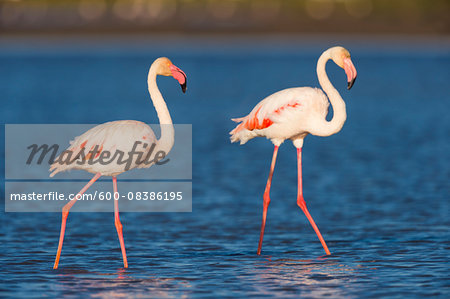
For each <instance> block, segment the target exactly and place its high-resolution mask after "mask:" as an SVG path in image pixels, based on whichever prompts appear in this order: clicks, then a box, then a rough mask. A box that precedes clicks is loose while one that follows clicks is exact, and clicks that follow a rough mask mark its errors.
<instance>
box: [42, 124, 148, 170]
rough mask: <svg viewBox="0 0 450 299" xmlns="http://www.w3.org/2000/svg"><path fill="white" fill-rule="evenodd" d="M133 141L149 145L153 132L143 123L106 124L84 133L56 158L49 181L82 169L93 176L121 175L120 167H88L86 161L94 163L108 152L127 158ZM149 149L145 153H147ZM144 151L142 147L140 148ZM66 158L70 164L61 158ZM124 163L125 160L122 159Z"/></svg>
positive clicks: (112, 164) (98, 165) (111, 165)
mask: <svg viewBox="0 0 450 299" xmlns="http://www.w3.org/2000/svg"><path fill="white" fill-rule="evenodd" d="M136 141H141V143H147V144H151V143H154V142H156V136H155V134H154V133H153V130H152V129H151V128H150V127H149V126H148V125H147V124H145V123H143V122H139V121H131V120H126V121H113V122H107V123H104V124H101V125H98V126H95V127H94V128H92V129H90V130H88V131H86V132H85V133H83V134H82V135H80V136H78V137H76V138H75V139H74V140H73V141H71V142H70V144H71V145H70V147H69V148H68V149H66V150H65V151H64V152H63V153H61V154H60V155H59V156H58V157H56V158H55V162H54V163H53V164H52V165H51V166H50V169H49V170H50V171H52V173H51V174H50V177H53V176H54V175H55V174H57V173H58V172H62V171H66V170H70V169H84V170H87V171H90V172H94V173H98V172H100V173H102V174H104V175H109V174H110V173H116V172H122V171H121V170H122V169H121V168H123V167H122V166H120V167H119V165H117V164H114V163H111V164H109V165H102V164H99V163H97V164H93V165H89V164H88V163H85V162H87V160H89V159H95V158H98V157H99V156H100V154H101V153H102V152H103V151H109V152H110V153H111V154H110V155H111V156H113V155H114V153H115V152H116V151H121V152H123V153H124V155H127V153H128V152H130V151H131V150H132V149H133V146H134V144H135V142H136ZM148 148H149V147H147V148H146V149H147V150H148ZM139 149H140V150H143V148H142V146H141V147H140V148H139ZM65 154H69V155H70V156H69V161H68V160H67V157H66V158H64V157H63V155H65ZM124 159H127V157H126V156H125V157H124Z"/></svg>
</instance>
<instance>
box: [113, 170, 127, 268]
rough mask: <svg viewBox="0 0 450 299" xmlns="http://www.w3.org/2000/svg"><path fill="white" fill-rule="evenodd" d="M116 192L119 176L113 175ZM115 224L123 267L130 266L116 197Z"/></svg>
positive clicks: (115, 190) (115, 192)
mask: <svg viewBox="0 0 450 299" xmlns="http://www.w3.org/2000/svg"><path fill="white" fill-rule="evenodd" d="M113 188H114V194H117V177H115V176H113ZM114 224H115V225H116V229H117V235H118V236H119V242H120V248H121V249H122V257H123V267H124V268H128V262H127V253H126V251H125V242H124V241H123V234H122V223H120V218H119V200H118V198H117V200H116V199H115V198H114Z"/></svg>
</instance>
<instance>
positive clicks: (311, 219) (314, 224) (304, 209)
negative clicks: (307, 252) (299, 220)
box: [297, 196, 331, 255]
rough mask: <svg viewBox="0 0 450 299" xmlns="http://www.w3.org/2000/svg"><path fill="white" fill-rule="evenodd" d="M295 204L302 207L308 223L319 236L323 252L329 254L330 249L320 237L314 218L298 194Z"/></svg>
mask: <svg viewBox="0 0 450 299" xmlns="http://www.w3.org/2000/svg"><path fill="white" fill-rule="evenodd" d="M297 205H298V206H299V207H300V209H302V211H303V213H304V214H305V215H306V218H308V220H309V223H311V226H312V227H313V229H314V231H315V232H316V234H317V237H319V240H320V243H322V246H323V249H324V250H325V253H326V254H327V255H330V254H331V253H330V250H328V246H327V244H326V243H325V240H324V239H323V237H322V234H321V233H320V231H319V228H318V227H317V225H316V223H315V222H314V219H313V218H312V216H311V214H309V211H308V209H307V208H306V202H305V200H304V199H303V196H299V197H298V199H297Z"/></svg>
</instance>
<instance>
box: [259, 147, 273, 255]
mask: <svg viewBox="0 0 450 299" xmlns="http://www.w3.org/2000/svg"><path fill="white" fill-rule="evenodd" d="M277 154H278V146H276V145H275V148H274V150H273V157H272V164H271V165H270V173H269V178H268V179H267V184H266V190H265V191H264V202H263V218H262V224H261V233H260V235H259V244H258V251H257V252H256V253H257V254H258V255H260V254H261V247H262V242H263V238H264V228H265V227H266V217H267V209H268V208H269V203H270V196H269V195H270V185H271V184H272V177H273V171H274V169H275V162H276V160H277Z"/></svg>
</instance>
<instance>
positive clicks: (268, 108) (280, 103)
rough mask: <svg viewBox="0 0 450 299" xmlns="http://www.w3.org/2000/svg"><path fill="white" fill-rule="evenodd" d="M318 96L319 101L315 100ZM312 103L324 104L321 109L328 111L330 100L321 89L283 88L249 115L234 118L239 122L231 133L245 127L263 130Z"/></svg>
mask: <svg viewBox="0 0 450 299" xmlns="http://www.w3.org/2000/svg"><path fill="white" fill-rule="evenodd" d="M317 96H319V97H317ZM317 98H319V101H317V100H315V99H317ZM312 99H313V100H312ZM311 104H314V105H315V106H317V104H319V105H320V106H322V107H321V110H324V111H326V112H328V105H329V104H328V100H327V98H326V96H325V94H324V93H323V92H322V90H320V89H317V88H310V87H300V88H289V89H284V90H281V91H279V92H276V93H274V94H272V95H270V96H268V97H267V98H265V99H264V100H262V101H261V102H259V103H258V104H257V105H256V106H255V108H253V110H252V111H251V112H250V113H249V114H248V115H247V116H244V117H241V118H234V119H232V120H233V121H234V122H237V123H239V124H238V125H237V127H236V128H235V129H234V130H232V131H231V132H230V134H231V135H233V134H236V133H239V132H240V131H242V130H244V129H246V130H249V131H253V130H261V129H265V128H268V127H270V126H271V125H273V124H276V123H282V122H283V121H284V120H285V119H289V118H290V115H292V114H293V113H295V114H297V113H299V112H301V111H304V110H306V109H308V108H310V107H311Z"/></svg>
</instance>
